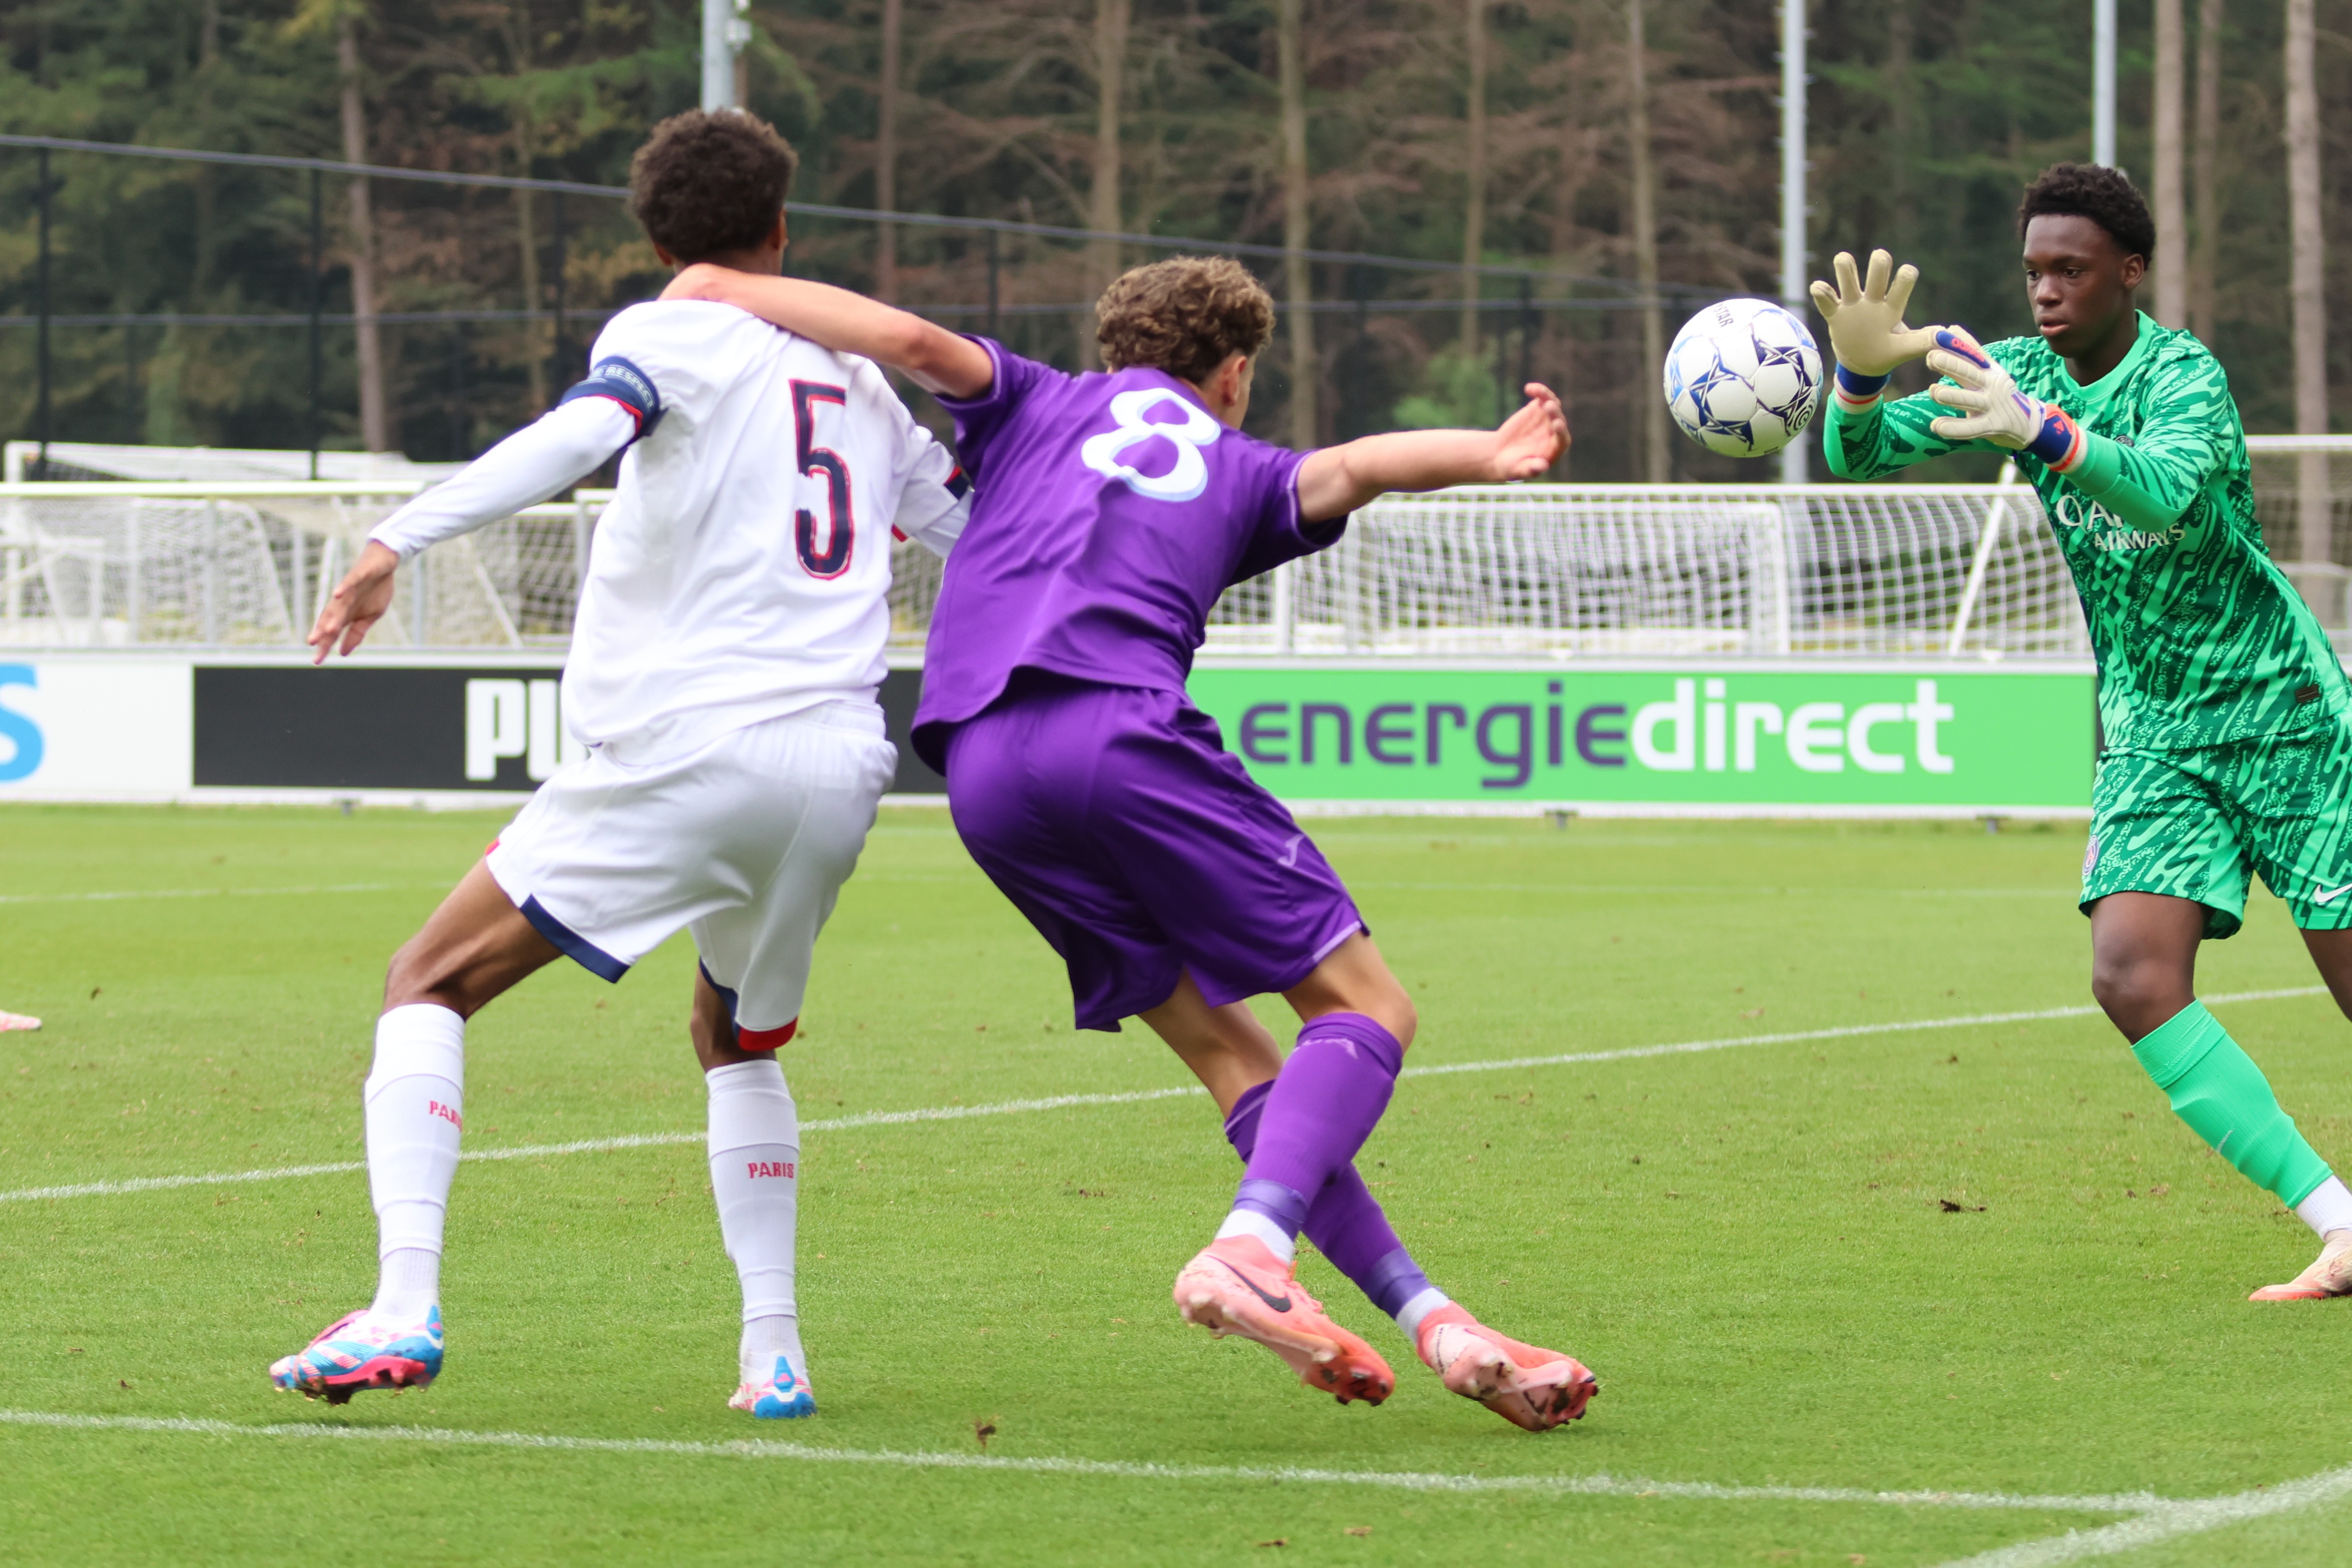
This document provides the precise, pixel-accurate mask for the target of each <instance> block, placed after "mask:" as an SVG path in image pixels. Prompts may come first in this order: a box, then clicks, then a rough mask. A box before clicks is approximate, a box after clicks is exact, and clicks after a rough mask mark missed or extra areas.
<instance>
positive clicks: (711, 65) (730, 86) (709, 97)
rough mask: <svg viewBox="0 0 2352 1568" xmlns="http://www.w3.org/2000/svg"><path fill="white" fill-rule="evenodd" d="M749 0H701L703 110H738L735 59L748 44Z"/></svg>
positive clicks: (749, 32) (749, 35)
mask: <svg viewBox="0 0 2352 1568" xmlns="http://www.w3.org/2000/svg"><path fill="white" fill-rule="evenodd" d="M750 12H751V0H702V107H703V109H704V110H720V109H740V108H742V107H743V106H742V105H741V104H740V103H737V102H736V101H735V57H736V56H737V55H738V54H740V52H741V51H742V48H743V46H744V45H746V44H748V43H750V42H751V17H750Z"/></svg>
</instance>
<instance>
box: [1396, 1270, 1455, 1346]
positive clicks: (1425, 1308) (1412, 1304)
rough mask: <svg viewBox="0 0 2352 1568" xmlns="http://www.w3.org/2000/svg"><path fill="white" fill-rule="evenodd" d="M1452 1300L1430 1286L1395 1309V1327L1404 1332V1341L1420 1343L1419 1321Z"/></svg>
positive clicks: (1449, 1303) (1441, 1291) (1447, 1304)
mask: <svg viewBox="0 0 2352 1568" xmlns="http://www.w3.org/2000/svg"><path fill="white" fill-rule="evenodd" d="M1453 1300H1454V1298H1453V1297H1451V1296H1449V1295H1447V1294H1446V1293H1445V1292H1444V1291H1443V1290H1441V1289H1438V1288H1437V1287H1436V1286H1434V1285H1432V1286H1431V1287H1430V1288H1429V1289H1426V1290H1422V1291H1417V1292H1415V1293H1414V1296H1413V1298H1412V1300H1410V1301H1407V1302H1406V1303H1405V1304H1404V1305H1403V1306H1402V1307H1399V1308H1398V1309H1397V1310H1396V1325H1397V1327H1398V1328H1400V1329H1402V1330H1403V1331H1404V1337H1405V1338H1406V1339H1409V1340H1412V1342H1413V1343H1415V1344H1416V1345H1417V1344H1419V1343H1420V1342H1421V1340H1420V1334H1421V1321H1422V1320H1423V1318H1426V1317H1427V1316H1429V1314H1430V1313H1432V1312H1434V1311H1435V1310H1437V1309H1438V1308H1440V1307H1444V1306H1449V1305H1451V1304H1452V1302H1453Z"/></svg>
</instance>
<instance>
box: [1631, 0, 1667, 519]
mask: <svg viewBox="0 0 2352 1568" xmlns="http://www.w3.org/2000/svg"><path fill="white" fill-rule="evenodd" d="M1645 4H1646V0H1626V6H1625V51H1626V67H1625V80H1626V84H1627V93H1628V95H1629V97H1630V98H1631V100H1632V101H1631V103H1630V104H1629V105H1628V106H1627V107H1628V110H1629V112H1628V113H1627V115H1626V122H1627V131H1626V136H1627V140H1628V141H1629V142H1631V143H1632V146H1631V149H1630V151H1631V153H1632V156H1631V158H1630V159H1629V160H1628V162H1629V163H1632V165H1633V223H1632V225H1631V227H1632V228H1633V276H1634V277H1635V278H1636V279H1640V281H1641V284H1642V298H1643V306H1642V366H1643V369H1642V373H1641V374H1639V375H1637V376H1635V377H1634V378H1633V398H1634V401H1635V402H1637V403H1639V404H1640V405H1642V455H1643V470H1644V472H1645V473H1646V474H1647V476H1648V478H1649V481H1650V482H1651V483H1652V484H1654V485H1662V484H1664V483H1665V482H1666V481H1667V480H1668V479H1672V478H1673V477H1674V461H1675V460H1674V454H1673V452H1672V450H1671V449H1670V448H1669V447H1668V446H1667V437H1666V401H1665V395H1664V393H1663V392H1662V391H1661V390H1660V389H1659V386H1658V374H1659V368H1660V367H1661V366H1663V365H1664V363H1666V318H1665V308H1664V305H1663V304H1661V303H1660V301H1659V300H1658V176H1657V169H1656V165H1655V163H1654V160H1653V157H1652V153H1651V148H1650V69H1649V41H1648V37H1647V35H1646V34H1645V33H1644V31H1643V16H1642V11H1643V5H1645Z"/></svg>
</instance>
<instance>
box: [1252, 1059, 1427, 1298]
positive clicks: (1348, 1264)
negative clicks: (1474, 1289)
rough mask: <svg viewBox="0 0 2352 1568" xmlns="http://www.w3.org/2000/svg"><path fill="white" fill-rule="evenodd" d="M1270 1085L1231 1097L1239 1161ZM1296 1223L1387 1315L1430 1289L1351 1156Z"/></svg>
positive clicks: (1254, 1142) (1254, 1136)
mask: <svg viewBox="0 0 2352 1568" xmlns="http://www.w3.org/2000/svg"><path fill="white" fill-rule="evenodd" d="M1273 1088H1274V1085H1273V1084H1271V1083H1261V1084H1258V1085H1256V1086H1255V1087H1253V1088H1251V1089H1244V1091H1243V1092H1242V1097H1241V1099H1239V1100H1235V1101H1234V1113H1233V1114H1232V1115H1231V1116H1228V1117H1227V1118H1225V1138H1226V1141H1227V1142H1231V1143H1232V1144H1233V1146H1234V1153H1236V1154H1239V1155H1240V1156H1241V1157H1242V1163H1243V1164H1244V1165H1246V1164H1248V1163H1249V1161H1250V1158H1251V1156H1253V1155H1254V1154H1255V1153H1256V1152H1257V1128H1258V1118H1259V1116H1260V1115H1261V1114H1262V1113H1263V1112H1264V1110H1265V1100H1266V1095H1267V1093H1268V1092H1269V1091H1270V1090H1271V1089H1273ZM1301 1228H1302V1229H1303V1230H1304V1231H1305V1232H1306V1235H1307V1240H1309V1241H1311V1242H1313V1243H1314V1244H1315V1247H1316V1250H1317V1251H1318V1252H1320V1253H1322V1254H1323V1256H1324V1257H1326V1258H1329V1259H1330V1260H1331V1262H1332V1264H1333V1265H1334V1266H1335V1267H1336V1268H1338V1269H1339V1272H1340V1273H1342V1274H1345V1275H1346V1276H1347V1277H1348V1278H1349V1279H1352V1280H1354V1281H1355V1282H1356V1288H1357V1289H1360V1290H1361V1291H1363V1293H1364V1294H1365V1295H1366V1296H1368V1297H1370V1299H1371V1302H1372V1305H1373V1306H1375V1307H1378V1308H1379V1309H1380V1310H1381V1311H1383V1312H1386V1313H1387V1314H1388V1315H1389V1316H1390V1317H1391V1318H1393V1317H1395V1316H1396V1315H1397V1313H1398V1312H1399V1311H1400V1310H1402V1308H1403V1307H1404V1304H1405V1303H1406V1302H1407V1301H1410V1300H1412V1299H1413V1298H1414V1297H1415V1296H1418V1295H1420V1294H1421V1293H1422V1292H1423V1290H1426V1289H1429V1288H1430V1286H1429V1276H1428V1275H1426V1274H1424V1273H1423V1272H1422V1270H1421V1266H1420V1265H1419V1264H1417V1263H1415V1262H1414V1261H1413V1260H1412V1253H1410V1252H1408V1251H1406V1250H1405V1247H1404V1243H1402V1241H1399V1240H1398V1239H1397V1233H1396V1231H1395V1230H1394V1229H1393V1228H1391V1226H1390V1225H1389V1219H1388V1215H1385V1214H1383V1213H1381V1205H1380V1200H1379V1199H1377V1198H1375V1197H1373V1196H1372V1194H1371V1190H1370V1188H1368V1187H1366V1186H1365V1185H1364V1178H1363V1176H1362V1175H1361V1174H1360V1173H1358V1171H1357V1170H1356V1167H1355V1164H1354V1163H1353V1162H1352V1161H1351V1162H1349V1163H1347V1164H1344V1165H1342V1166H1340V1167H1339V1169H1338V1170H1337V1171H1334V1172H1333V1173H1331V1179H1330V1180H1329V1181H1328V1182H1326V1183H1324V1184H1323V1190H1322V1191H1321V1192H1319V1193H1317V1194H1315V1198H1314V1201H1313V1202H1312V1203H1310V1204H1309V1205H1307V1218H1306V1223H1305V1224H1304V1226H1301Z"/></svg>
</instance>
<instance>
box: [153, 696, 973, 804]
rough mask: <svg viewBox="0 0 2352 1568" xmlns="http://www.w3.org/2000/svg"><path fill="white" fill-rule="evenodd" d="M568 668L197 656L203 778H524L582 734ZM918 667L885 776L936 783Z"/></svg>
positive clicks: (328, 781) (499, 785) (524, 786)
mask: <svg viewBox="0 0 2352 1568" xmlns="http://www.w3.org/2000/svg"><path fill="white" fill-rule="evenodd" d="M562 674H563V671H562V667H561V666H558V665H549V666H547V667H545V668H530V667H528V666H524V667H517V666H511V665H509V666H506V667H503V668H499V667H487V668H467V667H464V666H441V665H432V666H424V665H410V666H385V665H362V666H352V665H344V666H341V667H333V666H331V667H329V668H323V669H313V668H310V667H309V666H307V665H199V666H197V667H196V670H195V759H194V761H195V777H194V783H195V784H198V785H199V786H206V785H210V786H231V787H243V788H278V789H352V790H383V789H429V790H507V791H513V790H530V789H534V788H537V787H538V784H539V781H540V780H541V779H544V778H546V777H547V776H548V775H549V774H550V773H553V772H554V771H555V769H556V768H557V767H559V766H561V765H562V763H566V762H569V761H571V760H572V757H573V756H574V755H576V754H577V752H578V746H577V743H576V742H573V741H572V739H571V738H570V736H568V735H567V734H565V733H564V731H563V724H562V686H561V680H562ZM922 679H923V678H922V672H921V671H919V670H913V669H894V670H892V671H890V673H889V674H888V676H887V677H886V678H885V679H884V680H883V683H882V694H881V697H882V711H883V717H884V721H885V722H886V723H887V725H888V728H889V736H890V740H891V742H893V743H894V744H895V745H897V746H898V777H897V778H896V779H895V780H894V781H893V782H892V784H891V788H892V789H893V790H894V791H897V792H898V793H900V794H904V795H940V794H944V793H946V790H947V781H946V780H945V779H942V778H941V777H940V775H939V774H937V773H933V772H932V771H931V770H930V769H929V768H928V767H926V766H924V765H923V763H922V761H921V759H919V758H918V757H917V756H916V755H915V752H914V748H913V747H912V746H910V745H909V744H908V741H907V731H908V725H909V724H910V723H911V721H913V719H914V714H915V704H916V702H917V701H918V700H919V699H920V697H921V696H922Z"/></svg>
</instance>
